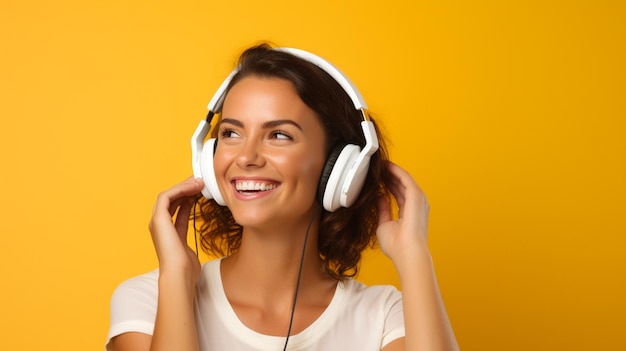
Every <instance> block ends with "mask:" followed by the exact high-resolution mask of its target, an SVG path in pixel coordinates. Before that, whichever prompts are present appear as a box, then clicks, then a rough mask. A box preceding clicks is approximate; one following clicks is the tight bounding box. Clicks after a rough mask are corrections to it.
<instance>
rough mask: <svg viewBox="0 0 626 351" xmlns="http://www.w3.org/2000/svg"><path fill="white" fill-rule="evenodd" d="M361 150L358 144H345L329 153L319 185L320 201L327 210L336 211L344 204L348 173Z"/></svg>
mask: <svg viewBox="0 0 626 351" xmlns="http://www.w3.org/2000/svg"><path fill="white" fill-rule="evenodd" d="M360 151H361V148H360V147H359V146H358V145H354V144H343V145H338V146H336V147H335V148H334V149H333V151H332V152H331V154H330V155H329V157H328V160H327V161H326V165H325V167H324V172H323V173H322V177H321V178H320V184H319V187H318V197H321V201H320V202H321V204H322V205H323V206H324V209H326V210H327V211H329V212H334V211H335V210H337V209H338V208H339V207H341V206H342V205H341V198H342V194H341V191H342V189H343V188H344V183H345V180H346V175H347V174H348V171H349V169H350V168H351V167H352V165H353V164H354V162H355V160H356V159H357V158H358V156H359V153H360ZM344 207H347V206H344Z"/></svg>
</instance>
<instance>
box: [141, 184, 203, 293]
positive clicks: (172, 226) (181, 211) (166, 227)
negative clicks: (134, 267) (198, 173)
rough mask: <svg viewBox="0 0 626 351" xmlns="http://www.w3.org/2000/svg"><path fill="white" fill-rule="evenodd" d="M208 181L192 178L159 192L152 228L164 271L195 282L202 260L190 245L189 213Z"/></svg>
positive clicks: (163, 273)
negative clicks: (188, 238)
mask: <svg viewBox="0 0 626 351" xmlns="http://www.w3.org/2000/svg"><path fill="white" fill-rule="evenodd" d="M203 186H204V183H203V182H202V180H201V179H195V178H188V179H186V180H185V181H183V182H182V183H179V184H177V185H175V186H173V187H171V188H169V189H167V190H165V191H163V192H162V193H160V194H159V196H158V198H157V201H156V203H155V205H154V209H153V211H152V218H151V219H150V223H149V225H148V228H149V229H150V234H151V235H152V242H153V243H154V247H155V249H156V253H157V257H158V259H159V272H160V275H161V276H163V275H168V276H177V277H178V278H184V280H185V281H186V282H187V284H189V285H190V286H194V285H195V283H196V281H197V280H198V277H199V276H200V261H199V260H198V257H197V254H196V253H195V252H194V251H193V250H192V249H191V248H190V247H189V246H188V245H187V228H188V226H189V215H190V213H191V210H192V208H193V204H194V201H195V199H196V195H198V194H199V193H200V191H201V190H202V187H203Z"/></svg>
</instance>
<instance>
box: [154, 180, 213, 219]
mask: <svg viewBox="0 0 626 351" xmlns="http://www.w3.org/2000/svg"><path fill="white" fill-rule="evenodd" d="M203 186H204V184H203V182H202V180H200V179H195V178H187V179H186V180H185V181H183V182H182V183H179V184H177V185H175V186H173V187H171V188H169V189H167V190H165V191H163V192H161V193H160V194H159V196H158V197H157V201H156V203H155V205H154V211H153V214H156V213H160V214H164V213H165V212H164V211H167V213H169V215H170V217H171V216H173V215H174V214H175V213H176V209H177V208H178V206H180V204H181V201H180V199H181V198H184V197H186V196H192V195H197V194H198V193H200V190H202V187H203Z"/></svg>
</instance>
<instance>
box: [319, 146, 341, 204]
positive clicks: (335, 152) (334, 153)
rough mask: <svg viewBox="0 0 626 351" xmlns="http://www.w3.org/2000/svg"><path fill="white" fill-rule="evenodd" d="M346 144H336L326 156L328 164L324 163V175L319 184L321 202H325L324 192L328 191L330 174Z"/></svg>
mask: <svg viewBox="0 0 626 351" xmlns="http://www.w3.org/2000/svg"><path fill="white" fill-rule="evenodd" d="M345 146H346V144H345V143H340V144H338V145H335V147H333V149H332V150H331V152H330V154H329V155H328V157H327V158H326V164H325V165H324V170H323V171H322V176H321V177H320V182H319V184H318V186H317V201H319V203H320V204H324V193H325V192H326V186H327V185H328V179H329V178H330V174H331V173H332V172H333V168H334V167H335V163H336V162H337V159H338V158H339V155H340V154H341V150H343V148H344V147H345Z"/></svg>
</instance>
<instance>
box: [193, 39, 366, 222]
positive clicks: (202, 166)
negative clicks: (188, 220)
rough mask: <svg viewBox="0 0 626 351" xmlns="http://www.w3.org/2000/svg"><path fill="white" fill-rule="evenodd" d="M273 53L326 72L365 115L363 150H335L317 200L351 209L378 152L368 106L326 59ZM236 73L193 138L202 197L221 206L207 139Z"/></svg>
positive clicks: (222, 87)
mask: <svg viewBox="0 0 626 351" xmlns="http://www.w3.org/2000/svg"><path fill="white" fill-rule="evenodd" d="M273 50H277V51H283V52H286V53H289V54H291V55H294V56H296V57H299V58H301V59H303V60H305V61H308V62H311V63H313V64H315V65H316V66H318V67H319V68H321V69H322V70H324V71H325V72H326V73H328V74H329V75H330V76H331V77H333V78H334V79H335V80H336V81H337V83H339V85H341V87H342V88H343V90H345V92H346V93H347V94H348V95H349V96H350V99H351V100H352V102H353V104H354V107H355V109H357V110H359V111H361V113H362V115H363V121H361V129H362V130H363V135H364V136H365V146H364V147H363V150H361V148H360V147H359V146H358V145H355V144H344V145H339V146H337V147H335V149H334V150H333V151H332V152H331V153H330V155H329V156H328V159H327V160H326V165H325V166H324V171H323V172H322V176H321V177H320V182H319V186H318V200H319V201H320V203H321V204H322V205H323V206H324V209H326V210H327V211H330V212H333V211H335V210H337V209H338V208H339V207H350V206H352V204H354V202H355V201H356V199H357V198H358V196H359V193H360V192H361V189H362V188H363V183H365V178H366V177H367V171H368V169H369V163H370V157H371V156H372V154H374V153H375V152H376V150H378V137H377V135H376V129H375V128H374V124H373V123H372V122H371V121H370V120H369V116H368V114H367V105H366V104H365V101H364V100H363V96H361V93H360V92H359V91H358V89H357V88H356V87H355V86H354V84H352V82H351V81H350V80H349V79H348V77H346V76H345V75H344V74H343V73H341V71H339V69H338V68H336V67H335V66H333V65H332V64H331V63H329V62H328V61H326V60H324V59H323V58H321V57H319V56H317V55H315V54H312V53H310V52H307V51H304V50H300V49H293V48H276V49H273ZM237 72H238V68H236V69H234V70H233V71H232V72H231V73H230V74H229V75H228V77H226V79H225V80H224V82H222V84H221V85H220V87H219V89H218V90H217V91H216V92H215V94H214V95H213V98H211V101H210V102H209V105H208V109H209V113H208V115H207V117H206V119H205V120H202V121H200V124H199V125H198V127H197V128H196V131H195V133H193V136H192V138H191V154H192V166H193V175H194V177H195V178H201V179H202V180H203V181H204V185H205V186H204V188H203V189H202V195H203V196H204V197H205V198H207V199H214V200H215V202H217V203H218V204H219V205H222V206H225V205H226V203H225V201H224V197H223V196H222V194H221V192H220V189H219V186H218V185H217V179H216V178H215V170H214V168H213V155H214V153H215V148H216V146H217V139H216V138H211V139H209V140H207V141H206V142H204V140H205V139H206V137H207V135H209V131H210V129H211V120H212V119H213V116H214V115H215V113H216V112H217V111H219V110H220V109H221V108H222V105H223V103H224V98H225V91H226V88H227V87H228V85H229V83H230V81H231V79H232V78H233V76H234V75H235V74H236V73H237Z"/></svg>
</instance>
